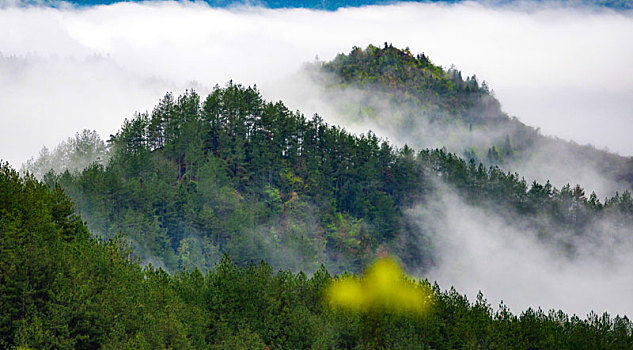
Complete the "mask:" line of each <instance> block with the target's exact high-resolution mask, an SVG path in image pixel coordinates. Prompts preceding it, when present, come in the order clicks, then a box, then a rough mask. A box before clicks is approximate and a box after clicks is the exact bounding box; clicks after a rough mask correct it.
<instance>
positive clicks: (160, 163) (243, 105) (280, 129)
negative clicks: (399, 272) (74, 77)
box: [44, 83, 633, 272]
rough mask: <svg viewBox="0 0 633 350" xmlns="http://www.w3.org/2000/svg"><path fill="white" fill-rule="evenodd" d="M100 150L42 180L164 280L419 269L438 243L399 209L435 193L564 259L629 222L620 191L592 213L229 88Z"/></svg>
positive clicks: (156, 114)
mask: <svg viewBox="0 0 633 350" xmlns="http://www.w3.org/2000/svg"><path fill="white" fill-rule="evenodd" d="M109 144H110V148H111V155H110V161H109V163H108V164H107V165H105V166H104V165H101V164H98V163H95V164H93V165H92V166H90V167H88V168H87V169H85V170H83V171H82V172H78V173H74V174H73V173H70V172H65V173H62V174H54V173H52V172H51V173H49V174H47V175H46V176H45V177H44V179H45V181H46V182H47V183H49V184H51V185H52V184H54V183H56V182H59V183H60V184H61V185H62V186H63V187H64V188H65V189H66V191H67V192H68V193H69V195H70V196H71V197H72V198H73V199H74V200H75V201H76V202H77V205H78V210H79V212H80V213H81V214H82V216H83V218H84V219H85V220H86V221H87V224H88V227H89V228H90V229H91V231H92V232H94V233H96V234H99V235H100V236H103V237H115V236H116V235H117V234H119V233H122V234H123V235H124V236H125V237H127V238H128V239H130V241H131V244H132V247H133V250H134V252H135V253H136V254H137V255H138V256H139V257H141V258H142V259H143V260H144V261H146V262H152V263H153V264H154V265H158V266H162V267H164V268H166V269H168V270H172V271H174V270H178V269H191V268H193V267H198V268H200V269H203V270H207V269H208V268H210V267H211V266H213V264H214V263H215V262H216V261H217V260H218V259H219V257H220V256H221V255H222V254H223V253H228V254H229V255H230V256H231V257H232V258H233V259H234V261H235V262H236V263H238V264H240V265H244V264H247V263H249V262H255V261H259V260H260V259H264V260H266V261H268V262H270V263H271V264H273V265H274V266H276V267H283V268H291V269H293V270H299V269H302V270H307V271H314V270H315V269H316V268H317V267H318V266H319V265H320V264H325V265H326V266H327V267H328V269H330V270H331V271H334V272H339V271H343V270H352V271H360V270H361V269H362V267H363V266H365V265H366V264H367V262H368V261H370V260H372V259H373V258H374V257H375V256H377V255H380V254H384V253H385V252H391V253H392V254H395V255H397V256H398V257H400V258H401V259H402V261H403V263H404V264H405V265H406V266H407V268H409V269H422V270H425V269H428V268H430V267H432V266H433V265H434V264H435V259H436V252H435V248H434V244H435V242H434V240H433V239H432V237H435V236H437V234H438V232H435V230H436V228H434V225H433V224H432V223H430V224H429V223H427V224H425V223H423V222H418V221H416V220H414V219H412V218H411V217H410V215H409V210H410V209H411V208H413V207H416V206H426V207H429V208H430V207H432V205H433V203H434V202H435V201H436V200H437V198H436V197H437V195H438V194H440V193H442V192H443V191H444V190H443V188H444V186H449V188H450V189H451V191H455V192H456V193H457V194H458V195H459V196H460V197H461V198H463V200H464V201H465V202H466V203H470V204H472V205H477V206H481V207H482V208H487V209H486V210H489V211H490V213H494V215H500V216H501V217H502V219H503V220H504V221H505V222H507V223H508V225H512V226H515V227H517V228H520V229H521V230H530V231H534V232H535V233H536V234H537V235H538V236H539V237H541V238H542V239H544V240H548V241H551V242H554V243H555V245H556V246H558V247H559V248H558V249H561V251H562V252H563V253H565V254H568V255H569V256H573V255H574V254H575V253H574V252H575V249H576V247H575V244H576V241H577V239H578V237H600V236H601V235H602V233H600V232H602V231H595V227H596V225H600V224H601V223H602V222H604V221H605V220H607V221H609V222H610V225H613V227H615V228H617V230H616V231H614V232H620V231H622V232H626V231H627V230H628V229H629V228H630V222H631V216H632V215H633V205H632V203H633V201H632V199H631V196H630V194H629V193H628V192H625V193H624V194H623V195H618V196H615V197H613V198H611V199H608V200H607V201H605V202H604V203H602V202H600V201H599V200H598V198H597V197H596V195H595V194H592V195H590V196H588V197H587V196H585V193H584V190H583V189H582V188H581V187H579V186H576V187H571V186H565V187H563V188H561V189H560V190H558V189H556V188H554V187H553V186H551V185H550V184H549V183H546V184H539V183H537V182H534V183H532V184H528V183H526V181H525V180H523V179H522V178H521V177H520V176H519V175H518V174H513V173H505V172H503V171H501V170H500V169H499V168H496V167H490V168H486V167H484V166H483V165H481V164H479V165H478V164H476V163H475V162H474V161H470V162H466V161H464V160H463V159H461V158H459V157H457V156H456V155H454V154H451V153H448V152H446V151H445V150H441V149H439V150H438V149H436V150H423V151H420V152H416V151H414V150H413V149H411V148H409V147H403V148H396V147H393V146H391V145H390V144H389V143H387V142H384V141H382V140H380V139H378V138H377V137H376V136H375V135H374V134H372V133H369V134H367V135H360V136H354V135H351V134H349V133H347V132H346V131H344V130H342V129H340V128H338V127H334V126H329V125H327V124H325V123H324V122H323V121H322V120H321V118H320V117H318V116H315V117H314V118H313V119H306V118H305V117H304V116H303V115H301V114H300V113H299V112H290V111H289V110H288V109H287V108H286V107H285V106H284V105H283V104H282V103H280V102H278V103H270V102H266V101H264V100H263V99H262V98H261V96H260V94H259V92H258V91H257V90H255V89H254V88H245V87H242V86H239V85H234V84H232V83H229V84H228V85H227V86H226V87H225V88H219V87H217V88H216V89H215V90H214V91H213V92H212V93H211V94H210V95H209V96H207V98H206V99H205V100H204V101H203V102H202V101H201V100H200V97H199V96H198V95H197V94H196V93H195V92H187V93H186V94H184V95H182V96H180V97H178V98H174V97H173V96H172V95H171V94H167V95H166V96H165V98H163V99H162V100H161V101H160V103H159V104H158V105H157V106H156V107H155V109H154V110H153V111H152V113H151V114H145V113H143V114H138V115H136V116H135V117H134V118H133V119H131V120H126V121H125V123H124V125H123V127H122V128H121V130H120V131H119V132H118V133H117V134H116V135H113V136H112V138H111V139H110V140H109ZM436 218H438V219H439V216H436ZM612 234H615V233H612ZM618 234H619V233H618Z"/></svg>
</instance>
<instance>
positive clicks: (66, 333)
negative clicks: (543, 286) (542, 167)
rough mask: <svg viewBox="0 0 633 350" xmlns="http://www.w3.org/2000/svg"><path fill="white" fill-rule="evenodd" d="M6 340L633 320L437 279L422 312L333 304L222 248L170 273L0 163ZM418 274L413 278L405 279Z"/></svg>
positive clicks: (527, 327)
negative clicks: (536, 306)
mask: <svg viewBox="0 0 633 350" xmlns="http://www.w3.org/2000/svg"><path fill="white" fill-rule="evenodd" d="M0 193H1V194H2V195H1V196H0V228H1V230H2V234H1V235H0V300H1V301H2V302H1V303H0V348H2V349H12V348H21V349H31V348H37V349H95V348H104V349H169V348H173V349H333V348H337V349H394V348H427V347H428V348H434V349H452V348H480V347H482V348H501V349H503V348H512V349H552V348H556V349H630V348H631V346H633V335H632V329H633V328H632V324H631V322H630V320H629V319H628V318H626V317H619V316H618V317H615V318H612V317H610V316H609V315H608V314H604V315H602V316H598V315H596V314H591V315H588V317H587V318H583V319H581V318H579V317H577V316H571V317H570V316H568V315H566V314H564V313H563V312H555V311H550V312H547V313H546V312H543V311H541V310H532V309H529V310H526V311H524V312H522V313H521V314H520V315H514V314H512V313H511V312H510V311H509V310H508V309H507V308H506V307H505V306H503V305H500V307H499V308H498V309H496V311H495V310H493V308H492V307H491V306H490V305H489V304H488V303H487V302H486V300H485V298H484V297H483V296H482V295H480V296H479V297H478V298H477V300H476V301H474V302H471V301H469V300H468V299H467V298H466V297H465V296H462V295H460V294H459V293H458V292H457V291H455V290H454V289H451V290H448V291H441V290H440V288H439V286H437V285H434V286H431V285H430V284H428V282H425V281H421V282H415V283H418V284H419V285H420V286H421V287H423V288H428V289H432V291H433V294H434V297H433V300H434V301H433V304H432V305H433V306H432V308H431V309H430V310H429V311H428V312H426V313H423V314H418V313H394V312H390V311H388V310H385V311H380V312H371V313H367V312H359V311H353V310H344V309H333V308H331V307H329V306H328V304H327V303H325V302H324V299H323V293H324V292H325V290H326V288H327V286H329V285H330V284H331V283H332V282H333V281H337V280H340V278H339V277H332V276H331V275H330V273H329V272H328V271H327V270H326V269H325V268H324V267H321V268H319V269H318V270H317V271H316V272H315V273H314V274H312V277H309V278H308V277H307V276H306V275H305V274H304V273H302V272H299V273H292V272H290V271H288V270H280V271H278V272H275V271H274V270H273V268H272V267H271V266H270V265H268V264H266V263H261V264H254V265H252V264H251V265H247V266H244V267H238V266H236V265H235V264H234V263H233V262H231V261H230V259H229V258H228V257H227V256H224V257H223V258H222V259H221V260H220V261H219V262H218V264H216V265H215V266H214V268H212V269H211V270H209V271H208V272H207V273H204V274H202V273H200V271H199V270H197V269H195V270H193V271H185V270H183V271H180V272H178V273H176V274H174V275H169V274H167V273H165V272H164V271H163V270H160V269H156V268H154V267H151V266H148V267H141V266H139V265H138V264H137V263H136V262H135V261H133V260H130V251H129V250H128V249H127V248H126V246H125V244H124V243H123V242H122V241H120V240H114V241H108V242H103V241H100V240H97V239H95V238H93V237H92V236H91V235H90V234H89V232H88V230H87V228H86V226H84V224H83V223H82V221H81V218H80V217H79V216H77V215H76V214H74V213H73V211H74V210H73V209H74V208H73V203H72V201H71V200H70V199H69V198H68V197H67V196H66V195H65V194H64V193H63V191H62V189H61V188H60V187H59V186H55V187H52V188H51V187H49V186H48V185H46V184H44V183H41V182H39V181H37V180H36V179H34V178H33V177H32V176H26V177H20V176H19V175H18V173H17V172H16V171H14V170H12V169H11V168H9V166H8V165H6V164H3V165H1V166H0ZM407 283H414V282H407Z"/></svg>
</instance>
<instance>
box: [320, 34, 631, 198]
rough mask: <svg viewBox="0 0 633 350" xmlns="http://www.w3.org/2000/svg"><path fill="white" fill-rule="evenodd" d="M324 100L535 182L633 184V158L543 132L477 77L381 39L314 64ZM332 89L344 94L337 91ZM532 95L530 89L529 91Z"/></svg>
mask: <svg viewBox="0 0 633 350" xmlns="http://www.w3.org/2000/svg"><path fill="white" fill-rule="evenodd" d="M316 69H317V70H318V71H319V72H325V73H326V75H325V77H324V76H323V75H316V78H315V79H316V81H317V82H318V84H320V85H322V86H326V93H325V97H324V100H327V101H331V103H330V104H331V105H333V106H334V107H335V110H336V111H337V112H338V114H339V117H338V118H339V119H341V120H347V121H349V122H350V123H353V124H359V125H363V124H369V125H372V126H373V128H374V129H375V130H381V131H382V134H381V136H388V137H390V138H392V139H395V140H398V142H399V143H407V144H409V145H410V146H413V147H415V148H419V149H422V148H428V147H447V148H448V150H449V151H450V152H455V153H457V154H460V155H461V156H462V157H464V158H466V159H474V160H475V162H476V163H479V162H483V163H484V164H487V165H499V166H501V167H502V168H504V169H506V170H510V171H518V172H519V173H520V174H521V175H523V176H525V177H527V178H529V179H535V180H538V181H539V182H545V181H546V180H548V179H549V180H552V181H553V182H554V183H555V184H557V185H558V186H563V185H565V184H568V183H569V184H581V185H583V186H585V187H586V188H589V189H591V190H595V191H597V192H599V193H600V194H601V195H605V196H606V195H612V194H613V193H615V192H616V191H623V190H630V189H631V186H632V184H633V159H632V158H630V157H621V156H618V155H616V154H612V153H609V152H606V151H601V150H597V149H595V148H593V147H591V146H580V145H577V144H575V143H573V142H566V141H563V140H559V139H555V138H551V137H545V136H543V135H541V134H540V133H539V132H538V130H536V129H534V128H532V127H529V126H527V125H525V124H523V123H521V122H520V121H519V120H518V119H516V118H510V117H509V116H508V115H507V114H505V113H504V112H503V111H502V110H501V105H500V103H499V101H497V99H496V98H495V97H494V94H493V93H492V92H491V91H490V90H489V88H488V86H487V85H486V84H485V82H484V83H480V82H479V81H478V80H477V78H476V77H475V76H473V77H467V78H466V79H464V78H463V77H462V76H461V73H460V72H459V71H458V70H456V69H454V68H451V69H448V70H444V69H443V68H442V67H439V66H436V65H434V64H433V63H432V62H431V61H430V60H429V59H428V58H427V57H426V56H425V55H424V54H421V55H417V56H414V55H413V54H412V53H411V52H409V51H408V50H400V49H397V48H394V47H393V46H391V45H387V44H385V46H384V47H383V48H378V47H375V46H371V45H370V46H369V47H368V48H366V49H360V48H354V49H353V50H352V51H351V52H350V53H349V54H340V55H338V56H337V57H336V58H335V59H334V60H333V61H331V62H326V63H323V64H321V65H320V66H317V67H316ZM337 96H343V97H342V98H337ZM526 98H529V96H526Z"/></svg>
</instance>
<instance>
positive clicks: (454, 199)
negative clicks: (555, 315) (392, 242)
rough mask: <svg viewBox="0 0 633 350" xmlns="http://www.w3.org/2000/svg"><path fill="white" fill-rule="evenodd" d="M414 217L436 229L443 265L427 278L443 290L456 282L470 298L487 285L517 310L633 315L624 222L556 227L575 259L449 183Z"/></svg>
mask: <svg viewBox="0 0 633 350" xmlns="http://www.w3.org/2000/svg"><path fill="white" fill-rule="evenodd" d="M410 215H411V217H412V218H413V219H414V220H418V221H420V222H421V223H422V224H423V225H424V226H425V227H426V228H427V230H426V232H434V234H433V236H432V241H433V242H434V249H435V254H437V256H438V258H439V263H438V265H437V266H436V267H435V268H433V269H432V270H431V271H430V272H429V274H428V278H429V279H430V280H435V281H438V283H439V284H440V286H441V287H443V288H449V287H450V286H455V288H456V289H457V290H458V291H459V292H460V293H466V294H467V295H468V297H469V299H470V300H471V301H474V300H475V298H476V295H477V293H478V292H479V291H481V292H483V294H484V296H485V297H486V298H487V300H488V302H489V303H490V304H491V305H492V306H493V307H494V308H497V306H499V303H500V302H501V301H503V302H504V304H505V305H506V306H508V307H510V309H511V310H512V312H514V313H521V312H522V311H523V310H526V309H527V308H528V307H531V308H533V309H538V308H539V307H540V308H541V309H543V310H544V311H546V312H547V311H548V310H550V309H554V310H563V311H564V312H566V313H569V314H576V315H578V316H580V317H583V318H584V317H585V316H587V315H588V314H589V313H590V312H591V311H592V310H593V311H594V312H596V313H597V314H599V315H600V314H602V313H603V312H609V314H611V315H612V316H615V315H617V314H619V315H621V316H622V315H625V314H626V315H628V316H630V315H632V314H633V301H631V298H630V297H629V296H630V295H631V292H633V276H631V274H630V273H629V272H628V271H630V270H631V268H632V267H633V257H632V256H631V254H630V251H631V248H632V247H633V241H632V240H631V237H630V232H628V230H627V229H626V228H622V227H619V228H618V226H617V225H614V224H613V222H610V221H609V220H607V219H602V220H601V221H599V222H598V223H597V224H596V225H595V226H594V227H593V230H595V232H594V235H593V236H591V237H586V236H585V237H583V236H574V235H573V234H571V233H567V234H566V233H564V232H557V233H554V235H559V236H561V237H558V239H561V240H563V241H564V242H567V243H569V244H570V245H572V246H573V247H575V248H576V252H575V254H574V256H573V257H569V256H566V255H565V254H564V253H563V252H562V251H561V249H558V248H555V247H554V244H553V243H552V242H551V241H550V242H547V243H546V242H544V241H543V240H542V239H538V238H537V234H536V233H535V232H532V231H530V230H529V229H526V228H525V226H526V225H525V223H523V225H522V224H519V223H517V222H514V223H508V222H507V220H506V219H504V218H502V214H501V213H498V212H494V211H493V210H490V209H482V208H478V207H473V206H471V205H468V204H467V203H465V202H464V201H462V200H461V199H460V198H459V197H458V196H457V195H455V194H454V193H453V192H452V191H450V190H448V189H446V188H444V189H443V190H442V191H441V192H440V193H438V195H437V198H435V200H433V201H430V202H429V203H428V205H423V206H419V207H418V208H415V209H412V210H411V211H410ZM532 219H533V220H537V219H536V218H532ZM588 238H591V240H589V239H588ZM551 240H552V241H555V240H556V237H555V238H554V239H551Z"/></svg>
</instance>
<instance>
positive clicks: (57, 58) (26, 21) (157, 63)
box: [0, 2, 633, 168]
mask: <svg viewBox="0 0 633 350" xmlns="http://www.w3.org/2000/svg"><path fill="white" fill-rule="evenodd" d="M632 35H633V16H632V15H631V14H630V13H628V14H626V13H615V12H611V11H608V10H597V9H588V8H584V9H577V8H576V9H572V8H551V7H550V8H542V7H541V8H526V7H525V6H523V7H522V8H521V9H518V8H510V7H504V8H492V7H484V6H481V5H477V4H474V3H462V4H457V5H439V4H400V5H390V6H372V7H364V8H350V9H340V10H338V11H336V12H323V11H311V10H303V9H286V10H266V9H259V8H238V9H232V10H222V9H212V8H209V7H208V6H207V5H206V4H204V3H186V4H185V3H175V2H146V3H119V4H115V5H111V6H97V7H89V8H83V9H73V8H72V7H69V6H66V7H65V8H64V7H63V8H57V9H53V8H45V7H24V8H18V7H15V6H12V5H7V2H5V6H4V7H1V8H0V130H1V131H2V137H1V138H0V158H2V159H4V160H8V161H9V162H10V163H11V164H12V165H13V166H14V167H18V168H19V166H20V165H21V164H22V162H24V161H25V160H26V159H27V158H28V157H30V156H32V155H36V154H37V153H38V152H39V150H40V148H41V147H42V146H43V145H46V146H49V147H53V146H55V145H56V144H57V143H58V142H59V141H61V140H63V139H65V138H67V137H69V136H71V135H73V134H74V133H75V132H77V131H80V130H82V129H84V128H88V129H95V130H97V131H98V132H99V133H100V134H101V135H102V136H103V137H104V138H106V139H107V137H108V135H109V134H111V133H114V132H116V130H117V129H118V127H119V126H120V125H121V123H122V121H123V119H124V118H126V117H131V116H132V115H133V113H134V112H135V111H145V110H148V109H150V110H151V108H152V107H153V106H154V105H155V103H156V102H157V100H158V99H159V98H160V97H161V96H162V95H164V93H165V92H166V91H167V90H171V91H174V92H175V93H177V94H178V93H180V92H182V91H183V90H184V89H185V88H186V87H189V86H195V87H197V89H198V90H202V91H201V92H202V93H204V92H205V90H206V89H208V88H210V87H212V86H213V85H215V84H220V85H223V84H225V83H226V82H227V81H228V80H230V79H233V80H234V81H235V82H240V83H243V84H258V86H260V87H261V88H262V92H263V94H264V95H265V96H268V95H267V90H266V87H267V86H273V85H274V83H275V82H277V81H280V80H282V79H283V78H284V77H285V76H287V75H288V74H291V73H293V72H296V71H297V70H298V69H300V67H301V65H302V63H303V62H306V61H313V60H314V59H315V57H316V56H318V57H319V58H320V59H321V60H329V59H332V58H333V57H334V56H335V55H336V54H337V53H339V52H349V51H350V49H351V47H352V46H354V45H356V46H359V47H365V46H367V45H368V44H375V45H382V44H383V43H384V42H390V43H393V44H394V45H395V46H397V47H406V46H408V47H410V49H411V51H412V52H414V53H421V52H425V53H426V54H427V56H429V57H430V58H431V59H432V60H433V62H434V63H436V64H439V65H442V66H444V67H449V66H451V65H452V64H454V65H455V66H456V67H457V68H458V69H461V70H462V71H463V73H464V76H465V75H472V74H476V75H477V77H478V78H479V79H480V80H485V81H486V82H488V84H489V86H490V87H491V88H492V89H494V91H495V93H496V95H497V97H498V98H499V99H500V101H501V103H502V105H503V108H504V110H505V111H506V112H508V113H509V114H510V115H515V116H517V117H519V119H521V120H522V121H524V122H525V123H527V124H529V125H533V126H537V127H540V128H541V130H542V132H543V133H545V134H549V135H556V136H559V137H562V138H565V139H573V140H575V141H577V142H579V143H591V144H594V145H596V146H598V147H599V148H605V147H608V148H609V149H610V150H613V151H617V152H619V153H620V154H623V155H633V141H631V140H630V134H631V130H633V44H632V43H631V37H632ZM272 96H274V97H279V98H282V97H283V96H276V95H274V94H273V95H272ZM291 107H292V106H291ZM324 117H325V118H326V119H327V116H324Z"/></svg>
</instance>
